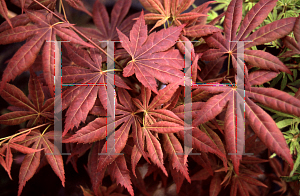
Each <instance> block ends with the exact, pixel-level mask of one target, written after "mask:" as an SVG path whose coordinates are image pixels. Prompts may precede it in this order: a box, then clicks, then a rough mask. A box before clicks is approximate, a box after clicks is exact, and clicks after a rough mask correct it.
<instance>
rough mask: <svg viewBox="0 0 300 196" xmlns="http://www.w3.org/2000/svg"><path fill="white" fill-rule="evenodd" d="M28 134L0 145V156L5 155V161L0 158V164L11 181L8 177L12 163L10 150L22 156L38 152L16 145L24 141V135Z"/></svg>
mask: <svg viewBox="0 0 300 196" xmlns="http://www.w3.org/2000/svg"><path fill="white" fill-rule="evenodd" d="M29 133H30V132H27V133H25V134H22V135H19V136H17V137H12V138H11V139H10V140H9V141H8V142H7V143H4V144H2V145H1V148H0V155H1V154H3V155H4V154H6V155H5V160H4V157H2V156H0V164H1V165H2V166H3V168H4V169H5V170H6V171H7V173H8V176H9V178H10V179H12V177H11V175H10V170H11V165H12V162H13V155H12V152H11V149H14V150H17V151H19V152H21V153H23V154H30V153H34V152H37V151H39V150H36V149H32V148H28V147H26V146H22V145H20V144H18V143H17V142H20V141H23V140H24V139H25V137H26V135H28V134H29ZM1 143H2V142H1ZM5 151H6V153H5Z"/></svg>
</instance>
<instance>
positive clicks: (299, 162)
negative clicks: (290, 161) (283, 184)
mask: <svg viewBox="0 0 300 196" xmlns="http://www.w3.org/2000/svg"><path fill="white" fill-rule="evenodd" d="M299 165H300V154H298V156H297V159H296V161H295V164H294V168H293V170H292V171H291V173H290V177H292V176H293V175H294V173H295V171H296V169H297V168H298V167H299Z"/></svg>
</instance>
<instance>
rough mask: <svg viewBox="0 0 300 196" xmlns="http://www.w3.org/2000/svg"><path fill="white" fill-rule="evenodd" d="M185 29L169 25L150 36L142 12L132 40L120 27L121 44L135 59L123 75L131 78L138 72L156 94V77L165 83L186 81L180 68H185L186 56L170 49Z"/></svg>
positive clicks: (140, 77)
mask: <svg viewBox="0 0 300 196" xmlns="http://www.w3.org/2000/svg"><path fill="white" fill-rule="evenodd" d="M182 28H183V26H179V27H170V28H168V29H163V30H160V31H159V32H154V33H151V34H150V35H149V36H148V35H147V26H146V25H145V21H144V14H143V12H142V13H141V16H140V17H139V19H138V20H137V21H136V23H135V24H134V25H133V28H132V30H131V31H130V41H129V39H128V37H126V36H125V35H124V34H123V33H122V32H120V31H119V30H117V31H118V34H119V38H120V40H121V41H122V42H121V44H122V46H123V47H124V48H125V50H126V51H127V52H128V53H129V55H130V56H131V58H132V59H131V61H130V62H128V64H127V66H126V67H125V68H124V70H123V76H125V77H129V76H131V75H132V74H134V73H135V75H136V77H137V79H138V80H139V81H140V82H141V83H142V84H143V85H144V86H145V87H147V88H150V89H151V90H152V91H153V92H155V93H157V89H156V87H157V84H156V81H155V78H156V79H158V80H160V81H161V82H163V83H174V82H177V81H178V80H181V81H183V80H182V78H183V76H184V75H183V72H182V71H180V70H181V69H182V68H183V57H182V56H181V54H180V53H179V51H178V50H176V49H170V48H171V47H172V46H173V45H174V44H175V43H176V41H177V40H178V38H179V35H180V32H181V30H182ZM168 49H169V50H168ZM182 84H183V83H182Z"/></svg>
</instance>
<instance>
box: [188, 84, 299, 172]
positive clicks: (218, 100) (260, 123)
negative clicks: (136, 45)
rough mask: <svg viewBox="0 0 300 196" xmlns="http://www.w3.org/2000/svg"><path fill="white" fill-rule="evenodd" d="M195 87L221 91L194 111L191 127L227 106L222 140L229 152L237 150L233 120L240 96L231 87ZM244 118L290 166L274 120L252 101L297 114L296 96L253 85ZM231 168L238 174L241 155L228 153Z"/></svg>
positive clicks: (262, 139)
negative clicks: (236, 103)
mask: <svg viewBox="0 0 300 196" xmlns="http://www.w3.org/2000/svg"><path fill="white" fill-rule="evenodd" d="M197 88H199V89H202V90H204V91H208V92H211V93H214V94H215V93H220V94H218V95H215V96H213V97H212V98H210V99H209V100H208V101H207V102H206V103H205V105H204V106H203V107H202V109H201V110H200V111H198V112H197V114H198V116H197V117H196V119H195V120H194V122H193V126H198V125H200V124H203V123H205V122H207V121H209V120H212V119H213V118H215V117H216V116H217V115H218V114H219V113H221V111H222V110H223V108H225V107H227V109H226V110H227V111H226V115H225V140H226V147H227V151H228V152H229V153H236V150H237V145H239V144H236V133H235V131H236V123H235V111H239V110H236V106H234V104H235V102H236V97H238V98H239V97H240V98H241V99H243V97H242V96H241V95H240V94H239V93H238V92H237V90H236V89H235V88H234V87H233V88H231V87H218V88H216V87H212V86H211V87H207V86H198V87H197ZM245 96H246V98H245V100H246V102H245V103H246V104H245V107H246V118H247V120H248V122H249V124H250V126H251V127H252V129H253V131H254V132H255V133H256V134H257V136H258V137H259V138H260V140H261V141H262V142H264V144H265V145H266V146H267V147H268V148H269V149H271V150H273V151H274V152H276V154H278V155H280V156H281V157H282V158H284V159H285V160H286V161H287V162H288V163H289V164H290V166H291V167H293V160H292V158H291V155H290V153H289V149H288V147H287V144H286V141H285V139H284V137H283V135H282V133H281V131H280V130H279V129H278V127H277V126H276V123H275V122H274V120H273V119H272V118H271V117H270V116H269V115H268V114H267V113H266V112H265V111H264V110H263V109H261V108H260V107H259V106H257V105H256V104H255V103H254V102H253V101H252V99H253V100H255V101H258V102H260V103H261V104H263V105H265V106H267V107H271V108H273V109H275V110H278V111H281V112H284V113H288V114H292V115H296V116H297V115H298V116H299V112H300V102H299V100H297V99H296V98H295V97H293V96H291V95H289V94H287V93H285V92H282V91H279V90H276V89H272V88H255V87H252V88H251V90H250V91H246V94H245ZM230 157H231V159H232V161H233V165H234V169H235V171H236V172H237V173H238V167H239V160H240V159H241V156H240V155H230Z"/></svg>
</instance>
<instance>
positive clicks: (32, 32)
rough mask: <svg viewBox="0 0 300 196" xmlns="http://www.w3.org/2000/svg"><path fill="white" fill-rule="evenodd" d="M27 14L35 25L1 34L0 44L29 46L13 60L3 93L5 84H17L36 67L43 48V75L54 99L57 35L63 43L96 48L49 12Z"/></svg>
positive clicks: (7, 68)
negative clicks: (29, 70) (33, 65)
mask: <svg viewBox="0 0 300 196" xmlns="http://www.w3.org/2000/svg"><path fill="white" fill-rule="evenodd" d="M26 14H27V17H28V18H29V19H30V21H32V22H33V23H34V25H32V24H30V23H29V24H26V25H25V24H22V23H16V24H19V25H24V26H17V27H15V28H14V29H8V30H5V31H3V32H1V33H0V42H1V44H10V43H14V42H20V41H24V40H26V39H27V41H26V43H25V44H24V45H23V46H22V47H21V48H20V49H19V50H18V51H17V52H16V53H15V54H14V56H13V57H12V58H11V59H10V61H9V63H8V65H7V67H6V69H5V70H4V73H3V77H2V82H1V88H2V89H3V88H4V85H5V83H7V82H9V81H10V80H14V79H15V78H16V77H17V76H18V75H20V74H21V73H22V72H24V71H25V70H27V69H28V68H29V67H30V66H31V65H32V64H33V63H34V61H35V59H36V57H37V55H38V53H39V52H40V49H41V48H42V47H43V73H44V77H45V80H46V82H47V84H48V87H49V90H50V93H51V95H53V92H54V90H53V85H54V64H53V62H54V61H53V59H54V48H55V43H54V42H53V41H56V35H58V36H59V37H60V38H62V39H63V40H69V41H70V42H71V43H75V44H80V45H83V46H87V47H91V48H93V46H92V45H91V44H88V43H86V42H84V41H83V40H82V39H81V38H80V37H79V36H78V35H77V34H76V33H75V32H73V31H72V30H70V29H69V28H68V27H70V26H71V25H72V24H69V23H64V22H57V21H55V20H54V19H52V14H49V13H47V12H46V11H26ZM27 21H28V20H26V22H27ZM28 22H29V21H28ZM43 45H44V46H43Z"/></svg>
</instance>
